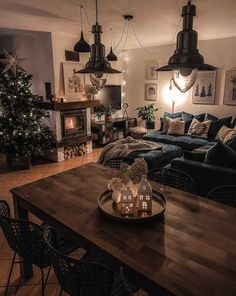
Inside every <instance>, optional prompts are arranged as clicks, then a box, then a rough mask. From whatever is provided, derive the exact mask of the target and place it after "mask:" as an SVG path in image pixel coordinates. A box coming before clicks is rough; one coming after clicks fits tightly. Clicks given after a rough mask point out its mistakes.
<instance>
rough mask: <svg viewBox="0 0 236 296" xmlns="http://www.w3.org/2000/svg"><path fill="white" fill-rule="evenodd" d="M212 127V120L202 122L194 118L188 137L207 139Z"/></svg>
mask: <svg viewBox="0 0 236 296" xmlns="http://www.w3.org/2000/svg"><path fill="white" fill-rule="evenodd" d="M210 125H211V121H210V120H207V121H203V122H200V121H198V120H197V119H196V118H193V120H192V123H191V125H190V127H189V130H188V135H190V136H191V135H192V136H199V137H201V138H207V133H208V130H209V128H210Z"/></svg>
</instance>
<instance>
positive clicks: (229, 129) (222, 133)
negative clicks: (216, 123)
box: [216, 125, 234, 143]
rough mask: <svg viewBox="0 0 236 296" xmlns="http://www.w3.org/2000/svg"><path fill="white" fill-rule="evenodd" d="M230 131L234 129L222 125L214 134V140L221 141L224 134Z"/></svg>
mask: <svg viewBox="0 0 236 296" xmlns="http://www.w3.org/2000/svg"><path fill="white" fill-rule="evenodd" d="M232 131H234V129H232V128H229V127H227V126H225V125H223V126H222V127H221V128H220V130H219V131H218V133H217V135H216V140H219V141H220V142H222V143H223V142H224V141H225V138H226V136H227V135H228V134H229V133H230V132H232ZM228 140H230V139H228Z"/></svg>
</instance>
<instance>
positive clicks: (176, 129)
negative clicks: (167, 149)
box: [167, 120, 185, 136]
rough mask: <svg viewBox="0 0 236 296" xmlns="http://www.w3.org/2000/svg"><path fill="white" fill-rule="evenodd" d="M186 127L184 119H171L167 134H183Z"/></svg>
mask: <svg viewBox="0 0 236 296" xmlns="http://www.w3.org/2000/svg"><path fill="white" fill-rule="evenodd" d="M184 129H185V121H183V120H175V121H173V120H171V121H169V128H168V131H167V135H178V136H183V135H184Z"/></svg>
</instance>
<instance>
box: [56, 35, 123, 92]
mask: <svg viewBox="0 0 236 296" xmlns="http://www.w3.org/2000/svg"><path fill="white" fill-rule="evenodd" d="M51 37H52V51H53V67H54V77H55V93H56V96H58V97H63V96H64V83H63V68H62V63H63V62H65V50H72V49H73V47H74V45H75V43H76V42H78V38H79V36H74V35H68V34H62V33H61V34H60V33H52V34H51ZM90 43H91V42H90ZM88 59H89V53H80V62H81V63H82V64H83V65H85V64H86V62H87V61H88ZM112 65H113V67H114V68H116V69H118V70H121V71H122V66H123V60H122V59H119V61H118V62H114V63H113V64H112ZM122 77H123V75H122V74H113V75H108V79H107V84H121V83H122ZM86 83H89V78H88V75H86Z"/></svg>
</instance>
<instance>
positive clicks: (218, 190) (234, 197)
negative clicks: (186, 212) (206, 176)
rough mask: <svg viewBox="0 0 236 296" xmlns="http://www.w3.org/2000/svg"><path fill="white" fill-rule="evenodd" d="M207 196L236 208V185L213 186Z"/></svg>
mask: <svg viewBox="0 0 236 296" xmlns="http://www.w3.org/2000/svg"><path fill="white" fill-rule="evenodd" d="M207 198H209V199H211V200H214V201H217V202H220V203H223V204H226V205H228V206H231V207H234V208H236V185H224V186H218V187H215V188H213V189H212V190H211V191H210V192H209V193H208V195H207Z"/></svg>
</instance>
